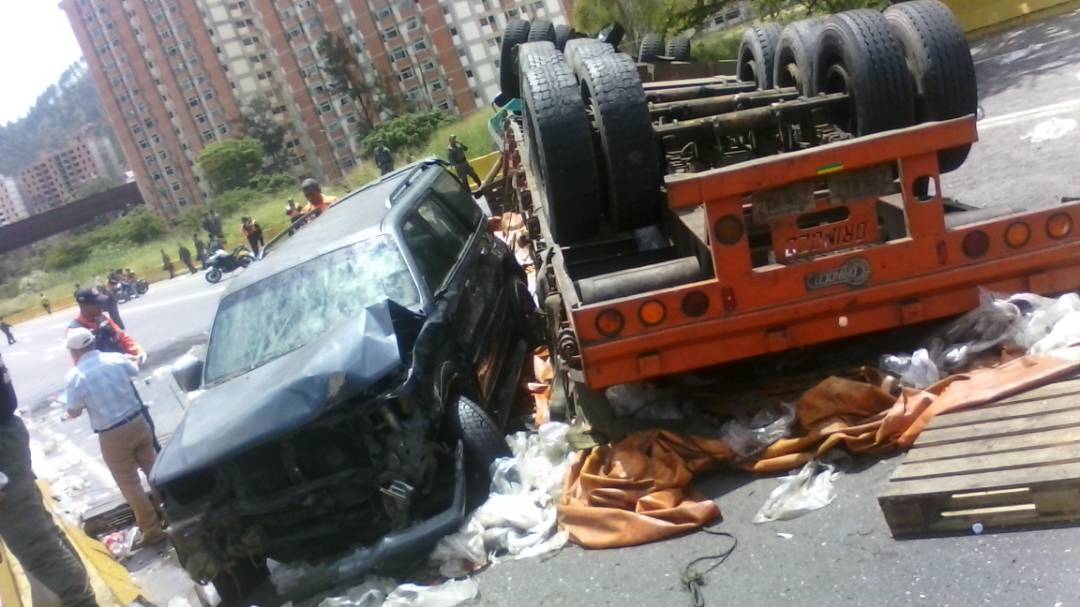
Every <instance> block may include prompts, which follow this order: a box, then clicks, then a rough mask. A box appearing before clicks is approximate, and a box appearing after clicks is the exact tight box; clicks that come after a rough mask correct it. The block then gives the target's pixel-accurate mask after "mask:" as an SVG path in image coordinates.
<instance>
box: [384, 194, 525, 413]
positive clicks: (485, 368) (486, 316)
mask: <svg viewBox="0 0 1080 607" xmlns="http://www.w3.org/2000/svg"><path fill="white" fill-rule="evenodd" d="M444 178H446V179H449V180H450V181H449V182H445V181H443V179H444ZM458 192H462V190H461V186H460V184H458V182H457V180H456V179H454V178H453V177H452V176H450V175H449V174H445V173H444V174H443V175H442V176H441V177H440V178H439V179H438V180H437V181H436V183H435V184H433V187H432V189H431V191H430V192H429V193H428V194H426V195H425V196H424V197H423V198H422V199H421V200H420V202H419V203H417V205H416V207H415V210H414V211H413V212H411V213H409V214H408V215H407V216H406V217H405V218H404V220H403V221H402V237H403V239H404V240H405V243H406V246H407V247H408V248H409V250H410V252H411V253H412V255H413V257H414V258H415V260H416V263H417V265H418V266H419V267H420V270H421V274H422V277H423V279H424V281H425V282H426V283H427V286H428V287H429V289H430V290H431V293H432V294H433V295H437V296H438V297H436V301H435V305H444V306H447V307H448V309H447V313H448V314H449V318H450V320H451V322H452V325H453V330H454V332H455V333H456V335H457V337H458V341H459V343H460V344H461V347H462V349H463V350H464V351H465V354H466V356H467V357H468V359H469V360H470V362H472V364H473V367H474V369H475V371H476V374H477V379H478V381H479V384H480V388H481V392H482V397H483V398H484V399H487V397H488V396H489V394H490V392H491V389H492V388H493V387H494V382H495V379H496V378H497V376H498V371H499V363H500V362H501V359H502V357H503V354H504V353H505V350H506V345H507V344H508V343H509V339H510V338H511V336H512V334H513V331H512V330H508V329H511V328H510V327H506V324H507V321H508V320H509V319H511V318H512V317H511V316H510V311H511V310H512V305H511V304H512V302H511V296H512V295H513V293H512V292H511V291H510V287H509V286H508V285H507V281H506V280H505V266H504V265H503V263H504V262H503V260H502V258H501V257H500V251H499V249H498V247H497V246H496V243H495V239H494V236H492V234H491V230H489V229H488V227H487V225H486V222H485V221H484V216H483V213H482V212H481V211H480V209H479V207H477V206H476V203H475V202H473V200H472V198H471V197H469V196H468V194H464V195H465V196H466V197H467V198H460V197H457V193H458Z"/></svg>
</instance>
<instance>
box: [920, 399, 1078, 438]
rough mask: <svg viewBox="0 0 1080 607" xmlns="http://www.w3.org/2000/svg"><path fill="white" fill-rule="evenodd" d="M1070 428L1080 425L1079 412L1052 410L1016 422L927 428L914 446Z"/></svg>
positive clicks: (1005, 421)
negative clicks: (936, 428) (938, 428)
mask: <svg viewBox="0 0 1080 607" xmlns="http://www.w3.org/2000/svg"><path fill="white" fill-rule="evenodd" d="M1073 426H1080V409H1069V410H1066V411H1054V412H1051V413H1044V414H1038V415H1030V416H1027V417H1021V418H1017V419H1005V420H1000V421H988V422H981V423H975V424H968V425H967V426H958V427H955V428H942V429H940V430H935V429H934V428H932V427H931V428H928V429H926V430H924V431H923V432H922V435H921V436H920V437H919V438H920V442H919V443H916V448H918V447H921V446H924V445H932V444H937V443H950V442H961V441H968V440H973V439H976V438H992V437H996V436H1010V435H1015V434H1028V433H1031V432H1036V431H1041V430H1057V429H1059V428H1068V427H1073ZM920 443H921V444H920Z"/></svg>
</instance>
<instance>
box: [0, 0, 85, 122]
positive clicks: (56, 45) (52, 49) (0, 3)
mask: <svg viewBox="0 0 1080 607" xmlns="http://www.w3.org/2000/svg"><path fill="white" fill-rule="evenodd" d="M59 4H60V2H59V0H0V82H3V83H4V92H3V94H0V124H6V123H8V122H11V121H13V120H17V119H19V118H21V117H22V116H24V115H26V112H27V111H28V110H29V109H30V106H32V105H34V101H35V100H36V99H37V97H38V95H40V94H41V93H42V92H44V91H45V89H47V88H49V85H50V84H55V83H56V81H57V80H59V79H60V74H61V73H63V71H64V70H65V69H66V68H67V67H68V66H69V65H71V64H72V63H74V62H76V61H78V60H79V59H80V58H81V57H82V51H81V50H79V43H78V41H76V40H75V34H74V33H72V31H71V24H70V23H69V22H68V20H67V15H66V14H65V13H64V11H62V10H60V7H59V6H58V5H59Z"/></svg>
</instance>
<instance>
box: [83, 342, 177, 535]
mask: <svg viewBox="0 0 1080 607" xmlns="http://www.w3.org/2000/svg"><path fill="white" fill-rule="evenodd" d="M95 341H96V339H95V337H94V334H93V333H91V332H90V331H89V329H85V328H83V327H78V328H73V329H70V330H68V333H67V346H68V349H69V350H71V355H72V358H73V359H74V360H75V367H74V368H72V369H71V370H70V371H68V375H67V412H68V416H69V417H79V416H80V415H82V412H83V411H87V412H88V413H89V415H90V426H91V427H92V428H93V429H94V432H95V433H97V435H98V441H99V442H100V443H101V457H102V459H104V460H105V465H106V466H107V467H108V468H109V472H111V473H112V476H113V479H114V480H115V481H116V486H117V487H119V488H120V493H121V494H122V495H123V496H124V500H126V501H127V503H128V505H129V506H131V510H132V511H133V512H134V513H135V522H136V523H138V525H139V529H140V530H142V542H141V545H144V546H145V545H151V544H158V543H160V542H162V541H163V540H164V539H165V534H164V532H162V530H161V521H160V519H158V516H157V512H156V511H155V510H154V506H153V504H152V503H151V502H150V498H149V497H148V496H147V495H146V491H144V490H143V486H142V481H141V480H140V479H139V470H140V469H141V470H142V471H143V474H145V475H147V476H149V474H150V470H151V468H153V467H154V461H155V459H156V458H157V452H156V451H155V450H154V436H153V433H152V431H151V430H150V424H149V423H147V421H146V417H145V416H144V415H143V412H142V402H141V401H140V400H139V397H138V395H137V394H136V393H135V387H134V386H133V385H132V384H131V380H132V379H133V378H134V377H135V376H137V375H138V374H139V367H138V366H136V364H135V362H134V359H133V357H132V356H128V355H124V354H120V353H118V352H99V351H98V350H97V349H96V347H95Z"/></svg>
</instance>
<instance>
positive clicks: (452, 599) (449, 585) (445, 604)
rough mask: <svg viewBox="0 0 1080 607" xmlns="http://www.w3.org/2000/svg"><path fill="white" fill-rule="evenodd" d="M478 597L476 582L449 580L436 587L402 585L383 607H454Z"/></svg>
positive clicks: (388, 597) (391, 594)
mask: <svg viewBox="0 0 1080 607" xmlns="http://www.w3.org/2000/svg"><path fill="white" fill-rule="evenodd" d="M479 597H480V585H479V584H477V583H476V580H450V581H448V582H443V583H442V584H439V585H438V586H417V585H416V584H402V585H401V586H398V587H397V588H396V589H395V590H394V591H393V592H391V593H390V595H389V596H387V597H386V602H385V603H384V605H385V607H455V606H456V605H465V604H468V603H471V602H473V601H475V600H476V599H477V598H479Z"/></svg>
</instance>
